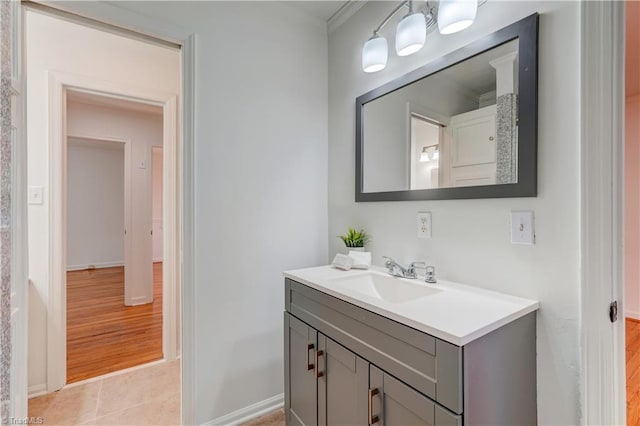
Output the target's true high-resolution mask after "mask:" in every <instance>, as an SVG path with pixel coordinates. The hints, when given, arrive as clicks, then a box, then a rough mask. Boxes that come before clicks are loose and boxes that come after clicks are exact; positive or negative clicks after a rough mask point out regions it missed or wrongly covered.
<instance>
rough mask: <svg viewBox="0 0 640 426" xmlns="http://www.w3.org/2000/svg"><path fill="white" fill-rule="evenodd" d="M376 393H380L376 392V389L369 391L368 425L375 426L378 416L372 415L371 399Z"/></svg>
mask: <svg viewBox="0 0 640 426" xmlns="http://www.w3.org/2000/svg"><path fill="white" fill-rule="evenodd" d="M378 393H380V391H378V388H376V389H369V424H370V425H372V424H375V423H378V420H379V419H378V416H374V415H373V397H374V396H376V395H377V394H378Z"/></svg>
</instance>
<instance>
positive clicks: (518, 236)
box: [511, 211, 536, 244]
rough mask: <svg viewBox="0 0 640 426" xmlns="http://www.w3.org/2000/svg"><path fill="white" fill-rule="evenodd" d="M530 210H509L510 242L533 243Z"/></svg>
mask: <svg viewBox="0 0 640 426" xmlns="http://www.w3.org/2000/svg"><path fill="white" fill-rule="evenodd" d="M535 235H536V234H535V229H534V224H533V212H532V211H516V212H511V244H535Z"/></svg>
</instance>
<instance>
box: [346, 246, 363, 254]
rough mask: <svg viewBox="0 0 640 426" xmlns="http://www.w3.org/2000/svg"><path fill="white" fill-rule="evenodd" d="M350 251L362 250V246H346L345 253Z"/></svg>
mask: <svg viewBox="0 0 640 426" xmlns="http://www.w3.org/2000/svg"><path fill="white" fill-rule="evenodd" d="M350 251H364V247H347V254H348V253H349V252H350Z"/></svg>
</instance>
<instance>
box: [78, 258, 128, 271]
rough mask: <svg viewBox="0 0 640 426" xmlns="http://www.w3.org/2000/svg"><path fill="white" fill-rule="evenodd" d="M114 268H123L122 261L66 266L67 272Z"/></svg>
mask: <svg viewBox="0 0 640 426" xmlns="http://www.w3.org/2000/svg"><path fill="white" fill-rule="evenodd" d="M116 266H124V260H116V261H114V262H99V263H98V262H96V263H88V264H84V265H69V266H67V272H69V271H83V270H85V269H102V268H113V267H116Z"/></svg>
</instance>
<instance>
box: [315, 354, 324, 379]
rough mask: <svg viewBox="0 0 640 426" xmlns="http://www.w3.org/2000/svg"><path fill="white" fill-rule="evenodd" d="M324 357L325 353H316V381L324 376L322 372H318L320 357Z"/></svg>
mask: <svg viewBox="0 0 640 426" xmlns="http://www.w3.org/2000/svg"><path fill="white" fill-rule="evenodd" d="M322 355H324V351H317V352H316V379H319V378H320V377H322V376H324V373H323V372H322V371H318V365H319V363H318V357H320V356H322Z"/></svg>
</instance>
